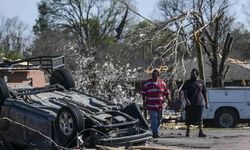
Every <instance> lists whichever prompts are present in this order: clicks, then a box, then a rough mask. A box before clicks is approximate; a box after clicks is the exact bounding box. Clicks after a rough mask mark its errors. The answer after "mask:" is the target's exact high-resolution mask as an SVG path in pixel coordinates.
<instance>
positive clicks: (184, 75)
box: [140, 58, 250, 82]
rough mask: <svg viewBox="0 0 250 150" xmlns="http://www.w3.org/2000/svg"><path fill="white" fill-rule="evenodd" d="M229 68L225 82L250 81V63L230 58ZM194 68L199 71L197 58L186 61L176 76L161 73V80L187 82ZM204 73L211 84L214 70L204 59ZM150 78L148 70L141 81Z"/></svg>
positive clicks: (227, 63)
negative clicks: (173, 79)
mask: <svg viewBox="0 0 250 150" xmlns="http://www.w3.org/2000/svg"><path fill="white" fill-rule="evenodd" d="M227 66H229V69H228V71H227V73H226V76H225V81H233V80H243V79H244V80H250V63H248V62H246V61H244V62H242V61H239V60H236V59H233V58H228V59H227V61H226V65H225V68H226V67H227ZM158 68H159V67H158ZM165 68H166V67H165ZM193 68H197V69H198V63H197V58H193V59H186V60H185V61H184V65H183V67H179V68H177V69H176V71H175V72H176V73H175V74H171V72H172V71H169V70H167V71H163V72H161V78H162V79H164V80H168V79H170V78H172V77H173V75H174V78H175V79H177V80H187V79H189V78H190V72H191V70H192V69H193ZM154 69H157V68H154ZM169 69H171V68H169ZM204 73H205V80H206V81H207V82H211V74H212V69H211V65H210V62H209V60H208V59H204ZM150 77H151V73H150V71H148V70H147V68H146V69H145V71H144V73H142V74H141V76H140V79H141V80H146V79H149V78H150Z"/></svg>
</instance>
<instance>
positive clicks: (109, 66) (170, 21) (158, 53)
mask: <svg viewBox="0 0 250 150" xmlns="http://www.w3.org/2000/svg"><path fill="white" fill-rule="evenodd" d="M47 2H48V3H47ZM85 2H88V3H85ZM103 2H104V1H101V0H89V1H83V0H78V1H75V0H72V1H71V0H62V1H56V0H50V1H46V3H45V4H46V5H45V4H43V5H45V6H46V7H45V6H43V7H45V8H46V9H45V8H43V9H45V10H46V11H45V12H44V14H43V15H41V16H40V17H41V18H43V19H40V21H39V20H38V22H37V23H38V26H37V27H36V29H38V30H36V31H38V32H37V33H38V34H37V35H38V37H39V38H40V41H42V43H41V44H40V45H42V46H43V47H44V48H46V46H48V45H50V46H51V48H52V49H50V50H52V51H54V53H58V52H60V54H65V55H67V56H66V58H67V57H68V58H70V59H71V61H72V62H73V65H72V67H74V72H75V76H76V79H77V81H78V84H77V85H78V87H79V88H81V90H82V91H85V92H87V93H90V94H95V95H97V96H100V97H105V98H108V99H116V100H117V102H118V103H123V102H125V101H126V100H127V99H128V98H131V97H136V96H137V94H135V93H133V92H134V89H135V86H134V85H133V84H132V83H133V82H132V81H134V80H138V79H139V75H141V73H142V72H143V71H144V70H143V69H135V70H134V69H131V68H135V67H138V66H142V67H146V68H147V67H149V68H150V67H152V66H158V65H167V66H168V67H170V68H172V69H171V70H170V72H169V74H166V75H167V76H166V77H164V78H165V79H173V80H175V79H176V74H177V71H179V73H180V72H184V73H185V71H182V70H183V67H182V66H183V62H184V61H185V59H186V58H187V57H193V56H195V51H194V50H193V49H194V33H197V32H200V37H199V38H198V39H199V44H201V45H202V48H203V49H204V50H205V52H206V53H207V55H208V56H209V58H210V59H209V60H210V62H211V65H212V68H213V69H212V72H213V73H212V81H213V85H214V86H219V84H218V83H220V82H219V81H222V79H223V78H218V77H219V76H220V75H221V74H222V75H224V74H225V67H224V63H225V61H224V60H223V59H221V60H222V61H218V59H219V55H218V54H221V55H222V58H223V57H224V58H226V57H227V55H228V50H229V49H230V43H231V42H230V41H232V40H227V41H229V42H226V43H227V44H225V45H226V47H225V48H224V49H223V48H222V47H221V46H220V45H221V43H223V41H224V39H225V36H224V35H225V33H226V31H227V29H228V28H229V27H230V22H231V21H232V20H231V18H228V17H226V15H225V12H226V10H227V8H228V5H227V3H226V0H224V1H222V2H221V1H217V0H214V1H209V0H188V1H186V0H179V1H172V0H169V1H167V0H165V1H161V2H160V4H159V6H160V9H161V11H162V12H163V13H164V17H165V19H164V20H160V21H150V20H146V21H144V22H141V23H140V24H138V25H137V26H135V28H131V29H126V32H122V28H124V26H123V25H124V22H125V23H126V17H125V16H126V15H127V14H128V13H134V14H136V15H139V16H141V15H140V14H138V13H137V12H136V11H135V10H134V9H133V8H131V7H130V5H128V4H125V2H124V1H109V0H108V1H105V2H108V3H105V5H101V4H103ZM103 7H105V8H103ZM120 8H121V9H120ZM169 8H171V9H169ZM52 10H54V11H52ZM96 10H100V13H96ZM92 11H93V12H92ZM91 12H92V13H91ZM47 15H48V16H47ZM46 19H47V20H46ZM117 20H119V21H117ZM42 23H44V24H42ZM47 23H49V26H47V25H46V24H47ZM41 25H44V26H41ZM48 27H49V28H48ZM41 29H45V30H44V31H43V33H45V34H43V36H42V33H41V32H40V31H41ZM116 32H119V37H118V35H117V34H116ZM59 33H60V34H59ZM49 34H51V35H52V36H53V37H55V38H52V39H50V40H47V39H46V37H47V35H49ZM121 35H122V36H121ZM121 38H122V39H121ZM41 39H42V40H41ZM110 39H111V40H110ZM100 42H101V43H100ZM104 43H105V44H104ZM111 43H112V44H113V47H112V44H111ZM107 45H108V46H107ZM106 47H112V53H113V55H105V54H106V53H104V48H106ZM47 49H48V47H47ZM100 53H102V55H99V56H102V57H99V58H102V60H100V61H99V60H98V61H97V59H96V57H97V54H100ZM219 62H220V63H221V64H219ZM128 63H130V64H131V65H130V66H129V65H127V64H128ZM220 66H222V67H220ZM219 68H221V69H219ZM172 85H174V84H172ZM125 99H126V100H125ZM131 100H132V99H131ZM133 100H135V99H133Z"/></svg>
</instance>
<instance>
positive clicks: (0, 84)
mask: <svg viewBox="0 0 250 150" xmlns="http://www.w3.org/2000/svg"><path fill="white" fill-rule="evenodd" d="M8 97H9V89H8V87H7V85H6V83H5V82H4V80H3V79H1V78H0V105H2V104H3V102H4V100H5V99H6V98H8Z"/></svg>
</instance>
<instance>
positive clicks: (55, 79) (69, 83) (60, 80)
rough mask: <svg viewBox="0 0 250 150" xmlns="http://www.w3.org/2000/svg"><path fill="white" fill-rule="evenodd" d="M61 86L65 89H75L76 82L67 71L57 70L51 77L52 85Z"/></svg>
mask: <svg viewBox="0 0 250 150" xmlns="http://www.w3.org/2000/svg"><path fill="white" fill-rule="evenodd" d="M52 84H61V85H62V86H64V88H65V89H70V88H74V87H75V81H74V79H73V77H72V75H71V74H70V72H69V71H68V70H66V69H58V70H55V71H54V72H53V73H52V75H51V77H50V85H52Z"/></svg>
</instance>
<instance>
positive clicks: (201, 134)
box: [198, 132, 207, 137]
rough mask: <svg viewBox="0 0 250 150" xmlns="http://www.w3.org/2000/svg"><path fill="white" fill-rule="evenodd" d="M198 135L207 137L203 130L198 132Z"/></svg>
mask: <svg viewBox="0 0 250 150" xmlns="http://www.w3.org/2000/svg"><path fill="white" fill-rule="evenodd" d="M198 137H207V135H206V134H204V133H203V132H199V136H198Z"/></svg>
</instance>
